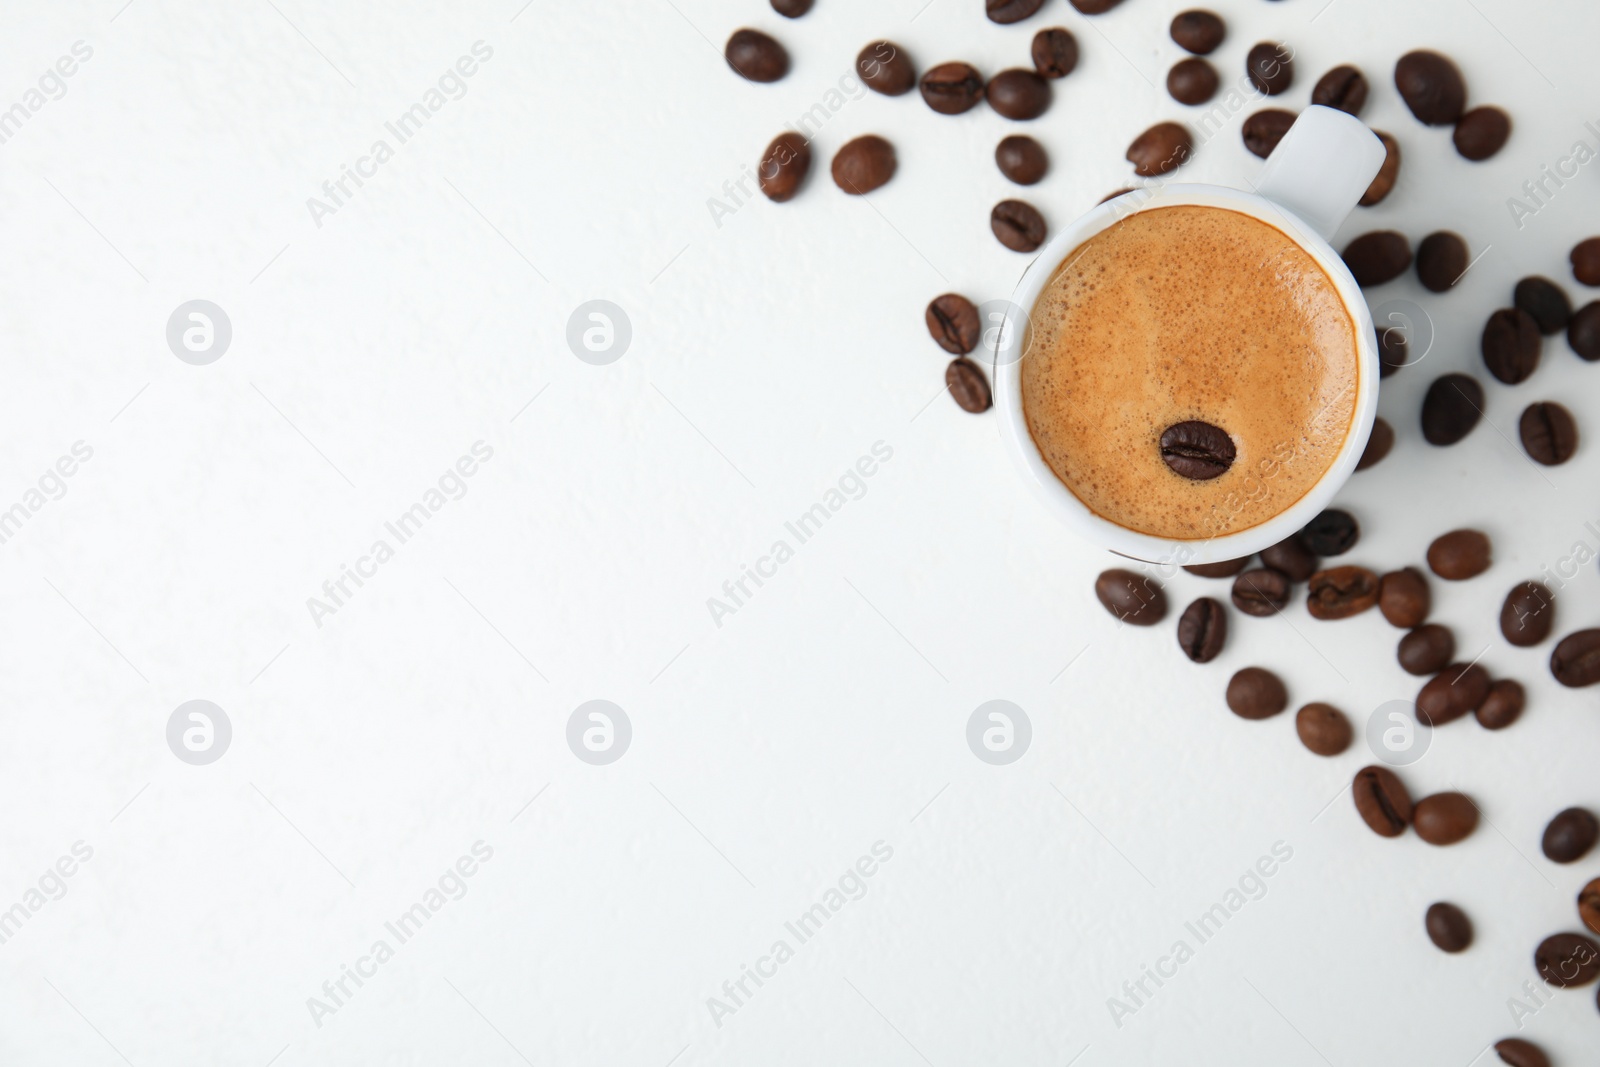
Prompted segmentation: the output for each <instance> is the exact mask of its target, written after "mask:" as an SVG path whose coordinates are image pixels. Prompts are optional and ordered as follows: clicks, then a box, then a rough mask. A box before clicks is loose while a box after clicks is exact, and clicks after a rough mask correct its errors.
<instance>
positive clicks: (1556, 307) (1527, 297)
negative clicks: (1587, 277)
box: [1511, 275, 1572, 337]
mask: <svg viewBox="0 0 1600 1067" xmlns="http://www.w3.org/2000/svg"><path fill="white" fill-rule="evenodd" d="M1511 302H1512V303H1513V304H1515V305H1516V306H1517V307H1519V308H1521V309H1522V310H1523V311H1526V312H1527V313H1528V314H1529V315H1532V316H1533V321H1534V322H1537V323H1538V324H1539V332H1540V333H1542V334H1544V335H1545V336H1546V337H1549V336H1550V335H1551V334H1556V333H1560V332H1561V331H1562V330H1565V329H1566V328H1567V322H1568V321H1569V320H1570V319H1571V318H1572V301H1570V300H1568V299H1567V294H1566V293H1564V292H1562V291H1561V287H1560V286H1559V285H1557V284H1556V283H1555V282H1553V281H1551V280H1550V279H1549V278H1541V277H1539V276H1537V275H1535V276H1533V277H1530V278H1524V279H1522V280H1521V281H1520V282H1518V283H1517V288H1516V290H1515V291H1514V292H1513V293H1512V296H1511Z"/></svg>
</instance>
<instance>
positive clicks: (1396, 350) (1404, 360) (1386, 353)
mask: <svg viewBox="0 0 1600 1067" xmlns="http://www.w3.org/2000/svg"><path fill="white" fill-rule="evenodd" d="M1377 334H1378V377H1380V378H1387V377H1388V376H1389V375H1391V374H1393V373H1394V372H1395V371H1397V370H1399V369H1400V368H1402V367H1406V366H1409V365H1410V363H1411V357H1410V349H1411V346H1410V344H1409V343H1407V341H1406V327H1404V326H1380V327H1378V328H1377Z"/></svg>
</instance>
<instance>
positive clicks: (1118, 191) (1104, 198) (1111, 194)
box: [1096, 188, 1133, 204]
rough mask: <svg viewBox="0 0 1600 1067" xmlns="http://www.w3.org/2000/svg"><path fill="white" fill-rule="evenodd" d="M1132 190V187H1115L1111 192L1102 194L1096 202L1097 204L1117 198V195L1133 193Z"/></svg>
mask: <svg viewBox="0 0 1600 1067" xmlns="http://www.w3.org/2000/svg"><path fill="white" fill-rule="evenodd" d="M1131 192H1133V190H1132V189H1131V188H1122V189H1113V190H1111V192H1109V193H1107V194H1106V195H1105V196H1102V197H1101V198H1100V199H1099V200H1098V201H1096V203H1097V204H1103V203H1105V202H1106V201H1107V200H1115V199H1116V198H1117V197H1119V196H1123V195H1126V194H1127V193H1131Z"/></svg>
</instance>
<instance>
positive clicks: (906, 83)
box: [856, 41, 917, 96]
mask: <svg viewBox="0 0 1600 1067" xmlns="http://www.w3.org/2000/svg"><path fill="white" fill-rule="evenodd" d="M856 72H857V73H859V74H860V75H861V80H862V81H863V82H866V84H867V88H868V89H872V90H874V91H876V92H880V93H882V94H883V95H884V96H904V95H905V94H906V93H909V92H910V91H911V90H912V89H913V88H914V87H915V86H916V84H917V68H916V67H915V66H914V65H913V64H912V62H911V57H910V56H908V55H907V54H906V51H905V49H903V48H901V47H900V46H899V45H897V44H895V43H894V42H893V41H873V42H872V43H871V44H869V45H867V47H865V48H863V49H862V50H861V54H860V55H858V56H856Z"/></svg>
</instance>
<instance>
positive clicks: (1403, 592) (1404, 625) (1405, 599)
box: [1378, 567, 1433, 630]
mask: <svg viewBox="0 0 1600 1067" xmlns="http://www.w3.org/2000/svg"><path fill="white" fill-rule="evenodd" d="M1432 607H1433V594H1432V593H1431V592H1429V590H1428V579H1426V578H1424V577H1423V576H1422V572H1421V571H1419V570H1417V568H1415V567H1407V568H1406V569H1405V570H1400V571H1390V572H1389V573H1388V574H1385V575H1384V576H1383V577H1382V578H1381V579H1379V582H1378V610H1379V611H1381V612H1383V617H1384V618H1385V619H1387V620H1389V625H1391V626H1398V627H1400V628H1401V629H1402V630H1410V629H1412V628H1414V627H1417V626H1421V625H1422V624H1423V623H1424V622H1426V621H1428V612H1429V611H1430V610H1431V609H1432Z"/></svg>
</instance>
